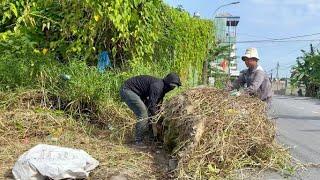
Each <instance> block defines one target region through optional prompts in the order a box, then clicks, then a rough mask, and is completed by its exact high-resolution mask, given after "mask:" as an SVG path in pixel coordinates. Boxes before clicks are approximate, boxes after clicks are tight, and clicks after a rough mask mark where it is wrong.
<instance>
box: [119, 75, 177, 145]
mask: <svg viewBox="0 0 320 180" xmlns="http://www.w3.org/2000/svg"><path fill="white" fill-rule="evenodd" d="M178 86H181V82H180V78H179V76H178V75H177V74H176V73H170V74H168V75H167V76H166V77H165V78H163V79H160V78H156V77H153V76H148V75H141V76H135V77H132V78H130V79H128V80H127V81H125V82H124V84H123V86H122V87H121V90H120V95H121V98H122V100H123V101H124V102H125V103H126V104H127V105H128V106H129V108H130V109H131V110H132V111H133V112H134V114H135V115H136V117H137V123H136V126H135V131H136V132H135V144H136V145H137V146H143V145H144V144H143V138H144V137H143V136H144V134H146V132H147V131H148V111H149V112H150V114H151V116H154V115H156V114H157V112H158V110H159V105H160V104H161V103H162V101H163V98H164V96H165V94H166V93H168V92H169V91H171V90H173V89H174V88H175V87H178Z"/></svg>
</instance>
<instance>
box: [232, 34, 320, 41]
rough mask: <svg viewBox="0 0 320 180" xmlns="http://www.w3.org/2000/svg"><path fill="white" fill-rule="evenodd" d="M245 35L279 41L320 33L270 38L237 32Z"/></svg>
mask: <svg viewBox="0 0 320 180" xmlns="http://www.w3.org/2000/svg"><path fill="white" fill-rule="evenodd" d="M238 34H242V35H246V36H251V37H263V38H265V39H267V40H274V41H280V40H288V39H297V38H302V37H310V36H316V35H320V33H312V34H304V35H297V36H289V37H284V38H270V37H265V36H257V35H252V34H246V33H238Z"/></svg>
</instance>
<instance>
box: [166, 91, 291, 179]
mask: <svg viewBox="0 0 320 180" xmlns="http://www.w3.org/2000/svg"><path fill="white" fill-rule="evenodd" d="M163 115H164V117H165V118H166V119H165V123H164V124H165V125H166V126H167V129H166V131H165V143H166V145H167V147H168V148H169V149H170V150H172V154H173V155H174V156H176V157H177V158H178V167H177V169H176V176H177V177H178V178H181V179H209V178H214V179H216V178H226V177H231V174H232V172H233V171H234V170H236V169H241V168H244V167H252V168H255V167H258V168H271V169H276V170H283V169H284V168H287V167H289V166H288V164H289V159H290V158H289V155H288V154H287V152H286V151H284V150H283V149H281V148H279V146H278V145H277V144H276V143H275V141H274V138H275V126H274V123H273V122H272V121H271V120H269V119H268V118H267V114H266V106H265V104H264V103H263V102H261V101H260V100H258V99H254V98H252V97H248V96H240V97H232V96H229V94H228V93H227V92H224V91H222V90H217V89H213V88H197V89H192V90H188V91H186V92H184V93H183V94H181V95H179V96H177V97H174V98H172V99H171V100H170V101H169V102H168V103H167V104H166V108H165V110H164V112H163Z"/></svg>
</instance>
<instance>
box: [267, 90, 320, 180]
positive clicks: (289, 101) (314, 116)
mask: <svg viewBox="0 0 320 180" xmlns="http://www.w3.org/2000/svg"><path fill="white" fill-rule="evenodd" d="M272 111H273V113H272V114H273V116H275V117H277V119H276V125H277V134H278V136H277V138H278V141H279V142H280V143H282V144H284V145H285V146H287V147H290V148H291V149H290V151H291V153H292V155H293V156H294V157H295V158H296V159H298V160H299V161H301V162H302V163H314V164H320V100H315V99H312V98H307V97H289V96H275V97H274V99H273V104H272ZM267 179H279V177H277V178H276V177H274V178H272V177H270V178H267ZM289 179H311V180H313V179H314V180H316V179H320V168H308V169H307V170H305V171H298V172H297V173H296V175H295V176H294V177H289Z"/></svg>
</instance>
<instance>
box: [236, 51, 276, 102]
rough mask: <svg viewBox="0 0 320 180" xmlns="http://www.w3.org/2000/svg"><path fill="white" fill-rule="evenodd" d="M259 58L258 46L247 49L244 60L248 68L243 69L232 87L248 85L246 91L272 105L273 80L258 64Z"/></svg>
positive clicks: (237, 87)
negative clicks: (271, 80)
mask: <svg viewBox="0 0 320 180" xmlns="http://www.w3.org/2000/svg"><path fill="white" fill-rule="evenodd" d="M259 59H260V58H259V55H258V50H257V49H256V48H248V49H247V50H246V52H245V55H244V56H242V60H243V61H244V62H245V64H246V66H247V67H248V69H245V70H243V71H241V73H240V76H239V77H238V78H237V79H236V80H235V81H234V82H233V84H232V86H231V89H239V88H240V87H244V85H246V88H244V90H245V92H247V93H248V94H249V95H253V96H257V97H259V98H260V99H261V100H262V101H265V102H266V103H267V104H268V106H269V107H270V105H271V99H272V95H273V93H272V88H271V82H270V79H269V77H268V75H267V74H266V73H265V71H264V70H263V69H262V67H261V66H260V65H258V61H259Z"/></svg>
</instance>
